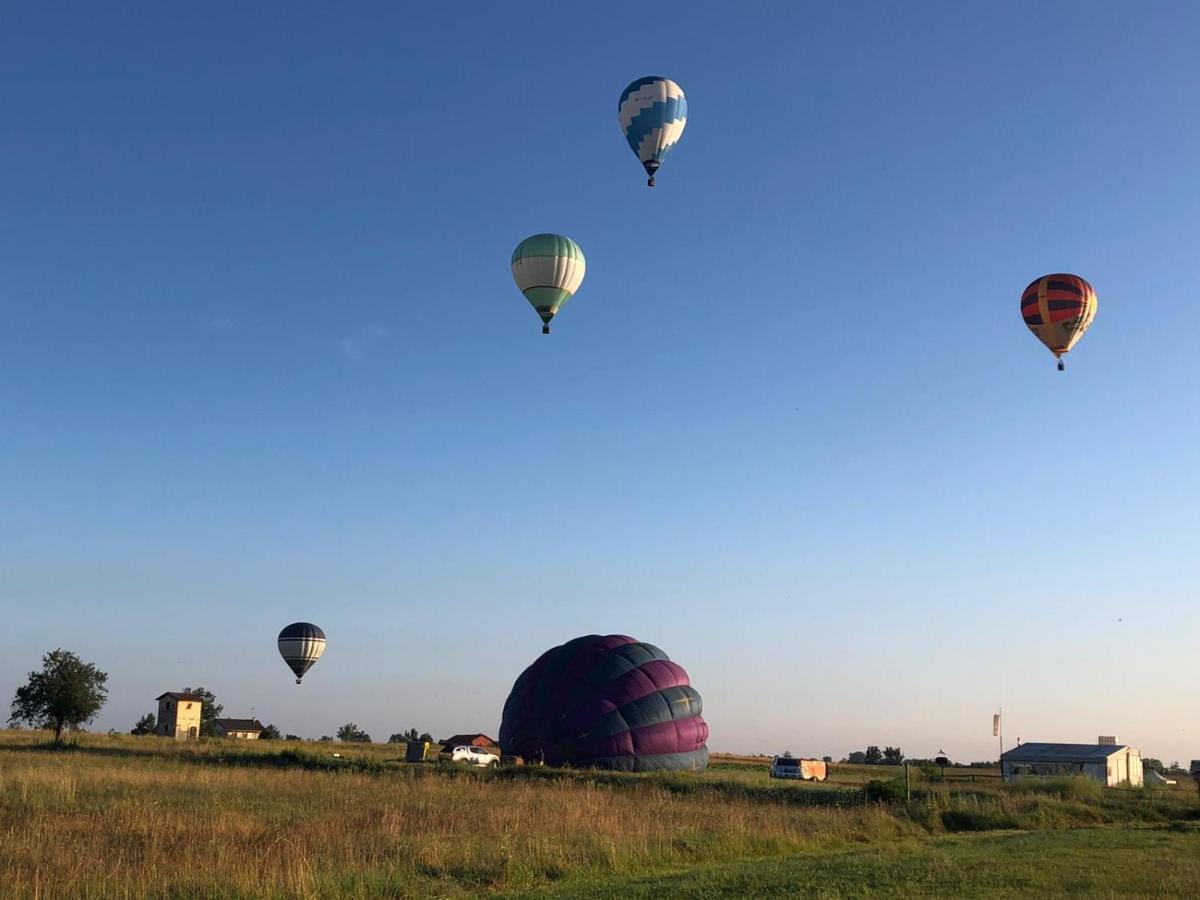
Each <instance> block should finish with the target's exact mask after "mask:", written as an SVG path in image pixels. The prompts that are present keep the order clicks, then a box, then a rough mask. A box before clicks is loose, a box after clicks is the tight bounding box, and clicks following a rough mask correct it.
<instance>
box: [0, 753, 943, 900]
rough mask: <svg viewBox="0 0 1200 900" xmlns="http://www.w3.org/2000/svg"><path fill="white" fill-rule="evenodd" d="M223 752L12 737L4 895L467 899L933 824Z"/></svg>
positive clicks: (867, 811)
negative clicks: (258, 761) (318, 766)
mask: <svg viewBox="0 0 1200 900" xmlns="http://www.w3.org/2000/svg"><path fill="white" fill-rule="evenodd" d="M229 752H232V751H228V748H226V754H228V753H229ZM255 752H259V753H267V751H266V750H265V749H261V750H260V749H256V751H255ZM220 758H221V747H219V746H208V747H204V745H201V747H200V748H193V749H192V750H189V749H188V748H186V747H184V748H181V747H179V746H177V745H174V744H172V743H171V742H166V741H162V740H160V739H155V738H141V739H124V740H116V741H114V740H111V739H105V738H88V739H85V740H84V742H83V746H82V747H81V748H80V749H77V750H74V751H70V750H68V751H55V752H51V751H49V750H46V749H43V748H39V747H38V746H37V738H35V737H33V736H29V735H25V736H21V737H13V736H11V735H10V736H6V737H5V739H4V740H0V834H3V837H4V839H3V841H2V842H0V896H3V897H5V898H10V897H24V896H29V897H33V896H36V897H105V898H107V897H159V896H163V897H191V896H205V897H326V896H349V897H364V898H365V897H380V896H393V897H401V896H429V895H431V894H432V895H435V896H470V895H475V894H478V893H481V892H486V891H494V890H500V889H504V888H521V887H531V886H535V885H537V884H541V883H545V882H549V881H554V880H557V879H560V878H563V877H567V876H571V877H588V876H591V875H595V876H600V875H603V874H611V873H637V872H644V871H652V870H661V869H663V868H670V867H672V866H681V865H688V864H692V863H695V862H696V861H697V860H701V859H705V860H722V859H736V858H741V857H745V856H763V855H775V854H780V853H785V852H796V851H801V850H805V849H818V848H826V847H833V846H838V845H845V844H850V843H859V842H872V841H890V840H896V839H903V838H905V837H908V836H912V835H915V834H916V833H918V831H919V827H918V826H916V825H915V824H913V823H911V822H908V821H906V820H903V819H901V818H898V817H897V816H895V815H893V814H892V813H891V812H890V811H888V810H886V809H882V808H879V807H874V806H870V807H867V806H854V807H851V808H845V809H837V808H822V807H806V806H802V805H792V804H768V805H764V804H763V803H762V802H761V801H760V800H759V799H757V798H755V797H754V796H751V795H747V796H738V795H737V794H736V793H734V794H729V793H722V792H720V791H714V792H708V791H699V792H687V791H685V792H680V791H679V790H678V789H674V790H673V789H672V785H671V784H670V783H666V782H663V781H661V780H658V779H641V780H639V779H626V780H624V781H605V780H603V779H596V780H590V779H586V778H561V779H560V778H497V777H482V778H481V777H476V773H474V772H458V771H454V770H439V769H437V768H435V767H429V766H424V767H422V766H408V767H397V768H396V769H394V770H390V771H388V770H384V771H336V770H335V771H320V770H306V769H303V768H273V767H268V766H255V765H220V764H214V763H215V761H216V760H219V759H220Z"/></svg>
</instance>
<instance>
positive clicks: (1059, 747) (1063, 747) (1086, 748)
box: [1000, 743, 1129, 762]
mask: <svg viewBox="0 0 1200 900" xmlns="http://www.w3.org/2000/svg"><path fill="white" fill-rule="evenodd" d="M1128 749H1129V748H1128V747H1127V746H1126V745H1125V744H1038V743H1033V744H1022V745H1021V746H1020V747H1014V748H1013V749H1011V750H1006V751H1005V752H1004V753H1002V754H1001V755H1000V759H1002V760H1005V761H1007V762H1101V761H1103V760H1106V759H1108V758H1109V757H1110V756H1112V755H1114V754H1116V753H1121V752H1122V751H1124V750H1128Z"/></svg>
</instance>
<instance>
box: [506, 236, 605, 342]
mask: <svg viewBox="0 0 1200 900" xmlns="http://www.w3.org/2000/svg"><path fill="white" fill-rule="evenodd" d="M586 268H587V263H586V261H585V260H584V258H583V251H582V250H580V249H579V245H578V244H577V243H575V242H574V241H573V240H571V239H570V238H569V237H563V236H562V235H561V234H535V235H534V236H533V237H527V238H525V240H523V241H521V243H519V244H517V249H516V250H514V251H513V255H512V274H513V281H515V282H516V283H517V287H519V288H520V289H521V293H522V294H524V295H525V299H526V300H528V301H529V303H530V305H531V306H533V308H534V309H535V310H537V314H538V315H539V316H541V317H542V334H549V333H550V320H551V319H553V318H554V315H555V313H557V312H558V311H559V309H560V308H561V307H562V305H563V304H564V303H566V302H567V301H568V300H570V299H571V296H572V295H573V294H574V293H575V292H576V291H577V290H579V285H580V284H582V283H583V273H584V270H585V269H586Z"/></svg>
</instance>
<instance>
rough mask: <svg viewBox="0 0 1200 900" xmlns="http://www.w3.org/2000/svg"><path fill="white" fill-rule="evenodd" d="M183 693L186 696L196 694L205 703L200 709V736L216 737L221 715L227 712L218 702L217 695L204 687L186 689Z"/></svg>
mask: <svg viewBox="0 0 1200 900" xmlns="http://www.w3.org/2000/svg"><path fill="white" fill-rule="evenodd" d="M183 692H184V693H185V694H195V695H196V696H197V697H199V698H201V699H202V700H203V701H204V703H203V704H202V705H201V707H200V736H201V737H216V736H217V719H219V718H221V713H223V712H224V711H225V707H224V706H222V705H221V704H220V703H218V702H217V698H216V695H215V694H213V692H212V691H208V690H205V689H204V688H202V687H197V688H190V687H186V688H184V689H183Z"/></svg>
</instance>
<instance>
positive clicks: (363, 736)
mask: <svg viewBox="0 0 1200 900" xmlns="http://www.w3.org/2000/svg"><path fill="white" fill-rule="evenodd" d="M337 736H338V740H339V741H345V742H347V743H350V744H369V743H371V736H370V735H369V734H367V733H366V732H365V731H363V730H362V729H361V728H359V727H358V726H357V725H356V724H354V723H353V722H347V723H346V724H345V725H343V726H342V727H341V728H339V729H338V730H337Z"/></svg>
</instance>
